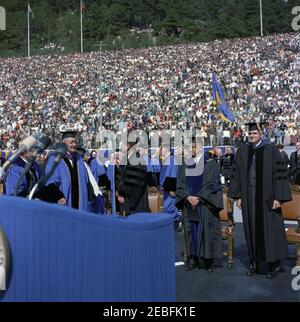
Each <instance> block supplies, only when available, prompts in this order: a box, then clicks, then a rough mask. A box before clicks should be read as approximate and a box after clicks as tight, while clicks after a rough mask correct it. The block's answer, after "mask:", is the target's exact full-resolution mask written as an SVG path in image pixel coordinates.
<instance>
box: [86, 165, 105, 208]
mask: <svg viewBox="0 0 300 322" xmlns="http://www.w3.org/2000/svg"><path fill="white" fill-rule="evenodd" d="M90 167H91V171H92V174H93V176H94V178H95V180H96V182H97V183H98V184H99V179H100V178H105V179H106V180H105V179H104V183H105V184H106V183H107V182H105V181H107V180H108V179H107V175H106V171H105V167H104V166H103V165H102V164H101V163H100V162H99V161H98V160H97V159H92V161H91V164H90ZM99 186H100V185H99ZM105 200H106V198H105V195H104V192H103V194H102V196H100V195H99V196H97V197H95V198H93V200H92V205H91V211H92V212H94V213H99V214H104V213H105Z"/></svg>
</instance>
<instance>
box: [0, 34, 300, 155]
mask: <svg viewBox="0 0 300 322" xmlns="http://www.w3.org/2000/svg"><path fill="white" fill-rule="evenodd" d="M299 50H300V35H299V33H291V34H282V35H275V36H268V37H256V38H245V39H235V40H225V41H224V40H222V41H219V40H216V41H214V42H210V43H198V44H196V43H195V44H193V43H191V44H184V45H177V46H168V47H153V48H147V49H132V50H120V51H103V52H102V57H101V59H100V53H99V52H93V53H86V54H78V53H77V54H72V55H68V56H35V57H31V58H30V59H27V58H0V63H1V69H0V115H1V118H0V148H1V149H12V148H15V147H16V146H17V142H18V141H19V139H20V138H21V137H22V136H24V135H29V134H32V132H35V131H38V132H42V133H45V134H46V133H47V134H48V135H50V136H51V137H52V139H53V142H55V141H57V139H58V137H59V132H60V131H62V130H65V129H69V128H72V129H76V130H77V131H79V133H80V138H81V139H82V142H80V143H81V144H82V145H83V146H85V147H86V148H95V147H97V144H98V141H99V137H98V136H97V132H98V128H99V126H100V123H101V121H102V124H103V126H105V128H107V129H110V130H113V131H115V132H116V133H119V134H120V133H121V131H122V128H123V126H127V127H130V128H138V129H144V130H147V131H150V130H151V129H180V128H182V129H185V127H186V126H189V127H190V126H193V127H196V128H198V129H201V131H202V133H203V137H204V138H205V139H206V144H214V143H216V144H218V145H221V144H223V143H229V142H230V143H234V142H235V141H238V140H240V139H243V140H246V139H247V129H246V128H245V123H247V122H250V121H262V120H267V121H268V123H269V126H268V132H267V133H266V135H268V136H269V138H270V139H271V140H272V139H273V140H274V141H275V140H276V141H277V143H285V144H289V143H291V137H292V138H293V136H295V135H297V125H299V122H300V106H299V105H300V103H299V95H300V80H299V78H300V76H299V68H300V56H299ZM100 61H101V62H102V63H101V64H100ZM213 71H214V72H215V73H216V75H217V77H218V80H219V82H220V83H221V84H222V85H223V88H224V90H225V94H226V100H227V104H228V106H229V109H230V110H231V111H232V112H233V114H234V116H235V120H236V124H235V125H230V126H229V125H226V124H224V123H223V121H221V120H220V119H219V118H218V111H217V107H216V106H214V105H213V102H212V89H211V87H212V86H211V74H212V72H213ZM101 114H102V117H100V115H101ZM125 122H127V125H125V124H126V123H125ZM298 134H299V133H298ZM292 143H293V142H292Z"/></svg>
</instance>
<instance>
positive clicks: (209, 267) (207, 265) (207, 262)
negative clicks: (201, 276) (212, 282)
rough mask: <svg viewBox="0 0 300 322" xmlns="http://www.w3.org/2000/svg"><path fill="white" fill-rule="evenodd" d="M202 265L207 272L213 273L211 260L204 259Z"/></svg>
mask: <svg viewBox="0 0 300 322" xmlns="http://www.w3.org/2000/svg"><path fill="white" fill-rule="evenodd" d="M204 265H205V269H206V270H207V271H208V272H210V273H211V272H213V271H214V266H213V259H211V258H210V259H204Z"/></svg>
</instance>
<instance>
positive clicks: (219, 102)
mask: <svg viewBox="0 0 300 322" xmlns="http://www.w3.org/2000/svg"><path fill="white" fill-rule="evenodd" d="M212 86H213V92H212V96H213V101H214V104H215V105H216V106H218V107H219V116H220V118H221V119H222V120H223V121H225V122H229V123H235V119H234V117H233V115H232V113H231V112H230V111H229V108H228V106H227V103H226V101H225V97H224V94H223V90H222V87H221V85H220V84H219V83H218V80H217V77H216V75H215V74H214V73H213V75H212Z"/></svg>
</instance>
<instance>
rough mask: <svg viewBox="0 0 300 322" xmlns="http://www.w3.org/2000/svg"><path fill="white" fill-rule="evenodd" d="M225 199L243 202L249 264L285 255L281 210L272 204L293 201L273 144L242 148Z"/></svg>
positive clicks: (285, 174) (236, 158)
mask: <svg viewBox="0 0 300 322" xmlns="http://www.w3.org/2000/svg"><path fill="white" fill-rule="evenodd" d="M228 197H230V198H233V199H240V198H241V200H242V216H243V225H244V232H245V237H246V241H247V247H248V254H249V258H250V261H251V264H253V263H254V262H275V261H278V260H282V259H284V258H286V257H287V255H288V247H287V240H286V236H285V229H284V221H283V218H282V213H281V208H279V209H276V210H273V209H272V205H273V201H274V200H278V201H281V202H286V201H290V200H291V199H292V195H291V191H290V188H289V182H288V176H287V169H286V167H285V162H284V161H283V160H282V158H281V156H280V153H279V151H278V150H277V148H276V146H275V145H274V144H273V143H270V144H268V143H267V142H264V141H263V142H261V144H260V145H259V146H257V147H255V146H252V145H250V144H241V145H240V147H239V148H238V150H237V153H236V156H235V159H234V161H233V166H232V173H231V178H230V184H229V190H228Z"/></svg>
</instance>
